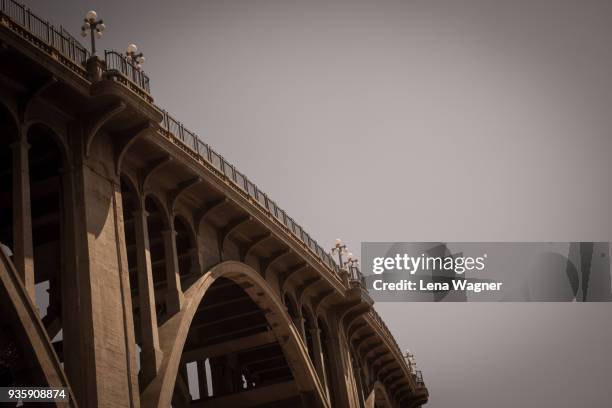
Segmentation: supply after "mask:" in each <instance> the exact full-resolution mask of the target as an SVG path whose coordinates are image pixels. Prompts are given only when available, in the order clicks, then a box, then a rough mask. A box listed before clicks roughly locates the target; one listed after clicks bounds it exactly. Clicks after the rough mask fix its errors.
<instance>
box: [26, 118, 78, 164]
mask: <svg viewBox="0 0 612 408" xmlns="http://www.w3.org/2000/svg"><path fill="white" fill-rule="evenodd" d="M33 129H34V130H36V129H45V132H46V133H47V136H49V137H50V138H51V139H52V140H53V142H54V143H55V145H56V146H57V148H58V149H59V151H60V153H61V157H62V166H63V170H69V169H70V168H71V167H72V160H71V157H70V154H69V153H68V152H69V147H68V144H67V142H66V139H65V133H64V132H63V131H62V129H58V128H57V127H56V126H55V125H53V124H50V123H48V122H47V121H44V120H42V119H38V118H32V119H30V120H28V121H26V122H25V123H24V124H23V128H22V131H21V137H22V139H23V140H24V141H27V140H28V136H29V134H30V132H32V131H33Z"/></svg>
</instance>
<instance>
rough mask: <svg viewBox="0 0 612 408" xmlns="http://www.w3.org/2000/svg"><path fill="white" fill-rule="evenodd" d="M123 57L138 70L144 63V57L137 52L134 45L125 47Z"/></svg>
mask: <svg viewBox="0 0 612 408" xmlns="http://www.w3.org/2000/svg"><path fill="white" fill-rule="evenodd" d="M125 56H126V57H127V59H128V61H131V62H133V63H134V66H135V67H136V68H138V69H141V68H142V64H144V62H145V57H144V55H143V54H142V52H138V47H137V46H136V44H130V45H128V46H127V49H126V50H125Z"/></svg>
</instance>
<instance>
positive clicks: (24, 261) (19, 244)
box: [11, 140, 36, 303]
mask: <svg viewBox="0 0 612 408" xmlns="http://www.w3.org/2000/svg"><path fill="white" fill-rule="evenodd" d="M11 149H12V150H13V248H12V250H13V263H14V264H15V269H17V273H18V274H19V277H20V278H21V281H22V282H23V284H24V286H25V288H26V291H27V292H28V294H29V295H30V298H31V299H32V302H33V303H36V293H35V290H34V286H35V282H34V246H33V244H32V210H31V203H30V174H29V164H28V150H29V149H30V145H29V144H28V143H27V142H26V141H25V140H20V141H17V142H15V143H13V144H11Z"/></svg>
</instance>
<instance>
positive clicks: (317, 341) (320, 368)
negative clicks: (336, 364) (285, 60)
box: [310, 327, 329, 394]
mask: <svg viewBox="0 0 612 408" xmlns="http://www.w3.org/2000/svg"><path fill="white" fill-rule="evenodd" d="M320 333H321V330H319V328H318V327H315V328H313V329H310V336H311V337H312V346H313V354H314V366H315V369H316V370H317V374H318V375H319V379H320V380H321V385H322V386H323V388H324V389H326V388H327V378H326V376H325V362H324V361H323V348H322V347H321V336H320ZM328 394H329V393H328Z"/></svg>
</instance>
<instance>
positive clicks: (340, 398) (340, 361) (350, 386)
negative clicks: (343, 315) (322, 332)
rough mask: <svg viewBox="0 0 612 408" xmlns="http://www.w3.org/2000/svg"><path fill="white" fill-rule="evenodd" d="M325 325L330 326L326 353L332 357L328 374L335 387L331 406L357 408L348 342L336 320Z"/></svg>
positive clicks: (330, 320) (357, 402) (333, 319)
mask: <svg viewBox="0 0 612 408" xmlns="http://www.w3.org/2000/svg"><path fill="white" fill-rule="evenodd" d="M327 323H328V324H329V326H330V327H329V334H328V336H329V338H328V343H327V346H328V347H327V351H328V352H329V353H330V355H331V356H333V358H332V359H330V362H332V364H331V365H332V366H331V367H330V370H329V372H330V375H332V376H333V377H334V379H335V381H334V382H333V383H334V385H335V386H334V393H333V396H334V401H331V403H332V406H336V405H337V406H339V407H347V408H348V407H350V408H354V407H359V401H358V398H357V393H356V390H355V387H354V378H353V373H352V372H351V364H350V350H349V346H348V341H347V340H346V338H345V337H344V335H343V333H341V332H342V327H341V326H340V324H339V321H338V320H337V319H335V318H331V319H328V320H327ZM330 381H331V379H330Z"/></svg>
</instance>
